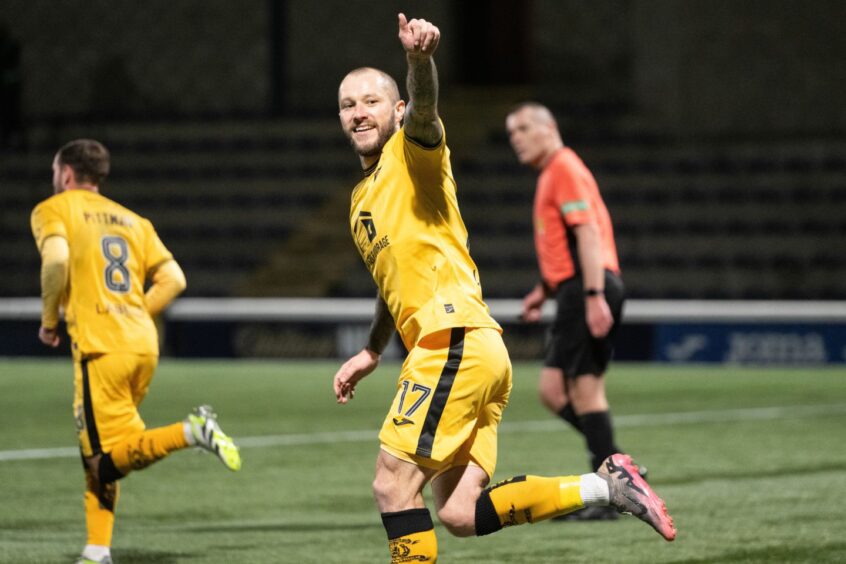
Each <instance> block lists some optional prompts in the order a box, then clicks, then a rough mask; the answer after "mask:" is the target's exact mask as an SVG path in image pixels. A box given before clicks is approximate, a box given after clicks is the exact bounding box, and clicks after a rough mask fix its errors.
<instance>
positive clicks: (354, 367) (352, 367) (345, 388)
mask: <svg viewBox="0 0 846 564" xmlns="http://www.w3.org/2000/svg"><path fill="white" fill-rule="evenodd" d="M380 358H381V357H380V356H379V355H378V354H376V353H375V352H373V351H371V350H368V349H362V351H361V352H360V353H358V354H357V355H355V356H354V357H352V358H351V359H349V360H348V361H346V362H345V363H344V364H343V365H342V366H341V368H340V369H339V370H338V372H336V373H335V379H334V381H333V387H334V388H335V399H336V400H337V401H338V403H340V404H344V403H347V402H348V401H350V400H351V399H353V398H354V397H355V386H356V384H358V383H359V381H360V380H361V379H362V378H364V377H365V376H367V375H368V374H370V373H371V372H373V371H374V370H376V367H377V366H379V359H380Z"/></svg>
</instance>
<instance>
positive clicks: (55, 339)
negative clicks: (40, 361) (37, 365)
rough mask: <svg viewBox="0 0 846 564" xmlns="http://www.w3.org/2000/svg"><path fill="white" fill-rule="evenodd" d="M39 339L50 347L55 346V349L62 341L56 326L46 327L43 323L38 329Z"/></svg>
mask: <svg viewBox="0 0 846 564" xmlns="http://www.w3.org/2000/svg"><path fill="white" fill-rule="evenodd" d="M38 339H39V340H40V341H41V342H42V343H44V344H45V345H47V346H48V347H53V348H54V349H55V348H56V347H58V346H59V343H60V342H61V339H60V338H59V335H58V332H57V330H56V327H53V328H52V329H50V328H49V327H44V326H43V325H42V326H41V327H40V328H39V329H38Z"/></svg>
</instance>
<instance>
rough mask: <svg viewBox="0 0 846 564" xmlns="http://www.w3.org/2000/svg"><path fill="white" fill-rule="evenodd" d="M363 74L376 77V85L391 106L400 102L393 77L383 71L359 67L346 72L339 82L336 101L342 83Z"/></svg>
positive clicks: (339, 97) (339, 94)
mask: <svg viewBox="0 0 846 564" xmlns="http://www.w3.org/2000/svg"><path fill="white" fill-rule="evenodd" d="M365 74H373V75H375V76H376V84H377V85H378V87H379V88H380V89H382V91H383V92H384V94H385V96H387V98H388V100H390V102H391V103H392V104H396V103H397V102H399V101H400V92H399V87H398V86H397V81H396V80H394V77H392V76H391V75H389V74H388V73H386V72H385V71H383V70H379V69H377V68H373V67H359V68H357V69H353V70H351V71H350V72H348V73H347V75H346V76H345V77H344V79H343V80H342V81H341V85H340V86H339V87H338V100H340V99H341V89H342V87H343V86H344V83H345V82H347V80H349V79H352V78H358V77H360V76H361V75H365Z"/></svg>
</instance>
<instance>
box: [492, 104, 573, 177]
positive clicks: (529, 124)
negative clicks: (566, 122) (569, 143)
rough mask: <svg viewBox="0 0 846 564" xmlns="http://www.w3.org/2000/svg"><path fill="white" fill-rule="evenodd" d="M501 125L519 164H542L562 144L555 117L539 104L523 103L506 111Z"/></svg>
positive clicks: (540, 166)
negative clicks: (529, 104) (527, 104)
mask: <svg viewBox="0 0 846 564" xmlns="http://www.w3.org/2000/svg"><path fill="white" fill-rule="evenodd" d="M505 129H506V130H507V131H508V140H509V141H510V142H511V148H512V149H514V153H515V154H516V155H517V160H519V161H520V164H525V165H529V166H532V167H535V168H542V167H543V165H544V164H545V163H546V161H547V160H548V159H549V157H551V156H552V154H553V153H555V151H557V150H558V149H559V148H560V147H561V146H562V142H561V136H560V134H559V133H558V127H557V125H556V124H555V118H553V117H552V114H551V113H550V112H549V110H547V109H546V108H544V107H543V106H524V107H522V108H520V109H518V110H516V111H515V112H513V113H511V114H509V115H508V118H506V120H505Z"/></svg>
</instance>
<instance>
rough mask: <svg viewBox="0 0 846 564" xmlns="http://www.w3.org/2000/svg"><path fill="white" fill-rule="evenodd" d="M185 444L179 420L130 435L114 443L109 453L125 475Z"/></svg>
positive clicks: (186, 443)
mask: <svg viewBox="0 0 846 564" xmlns="http://www.w3.org/2000/svg"><path fill="white" fill-rule="evenodd" d="M187 446H188V441H187V440H185V431H184V425H183V423H182V422H180V423H174V424H173V425H168V426H166V427H157V428H155V429H148V430H146V431H142V432H141V433H136V434H135V435H131V436H129V437H127V438H126V439H124V440H122V441H120V442H119V443H118V444H116V445H115V446H114V448H113V449H112V451H111V452H110V453H109V455H110V456H111V458H112V462H113V463H114V465H115V467H116V468H117V469H118V470H119V471H120V472H121V473H122V474H123V475H124V476H125V475H126V474H128V473H129V472H131V471H133V470H141V469H142V468H146V467H147V466H149V465H150V464H152V463H154V462H157V461H159V460H161V459H162V458H164V457H165V456H167V455H168V454H170V453H171V452H173V451H175V450H179V449H183V448H185V447H187Z"/></svg>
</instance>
